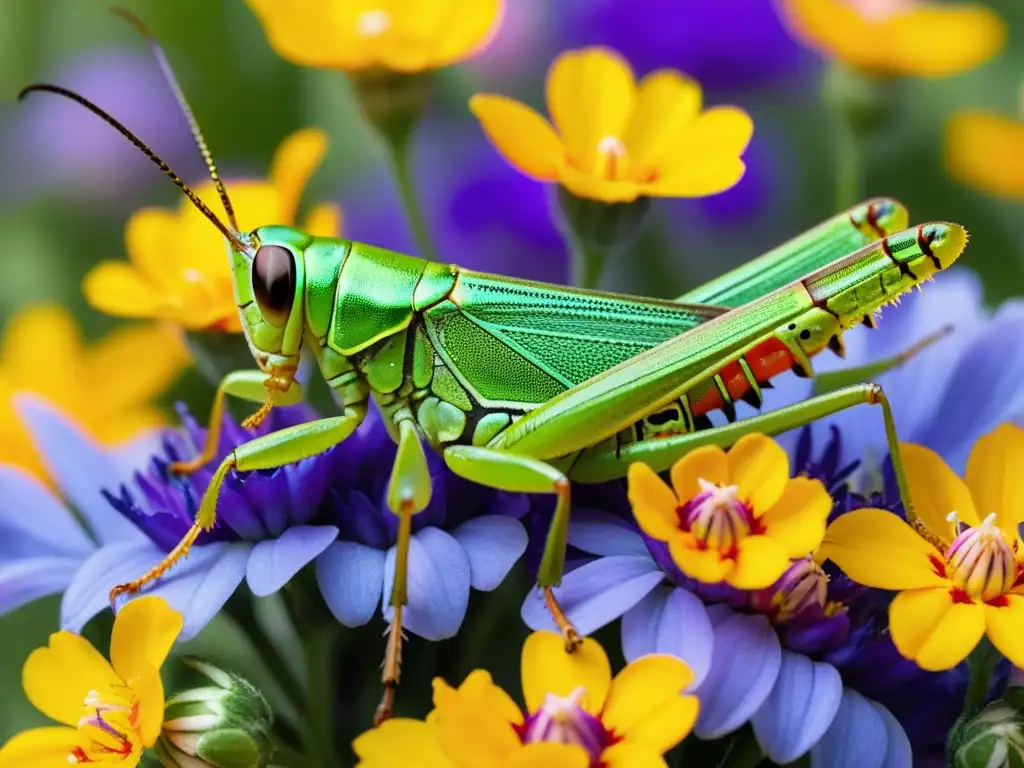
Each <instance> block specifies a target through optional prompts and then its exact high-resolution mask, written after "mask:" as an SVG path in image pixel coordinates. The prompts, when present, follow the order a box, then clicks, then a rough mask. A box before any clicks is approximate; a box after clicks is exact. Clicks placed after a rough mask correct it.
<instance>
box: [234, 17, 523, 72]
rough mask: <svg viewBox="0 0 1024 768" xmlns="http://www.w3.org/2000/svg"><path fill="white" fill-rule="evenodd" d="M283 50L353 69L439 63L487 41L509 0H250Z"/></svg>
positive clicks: (299, 60) (292, 56) (318, 63)
mask: <svg viewBox="0 0 1024 768" xmlns="http://www.w3.org/2000/svg"><path fill="white" fill-rule="evenodd" d="M246 2H247V3H248V4H249V7H250V8H251V9H252V10H253V12H254V13H255V14H256V16H257V17H258V18H259V20H260V23H261V24H262V25H263V31H264V32H265V33H266V35H267V38H268V39H269V41H270V45H271V46H272V47H273V48H274V50H275V51H276V52H277V54H278V56H280V57H281V58H283V59H286V60H287V61H290V62H292V63H293V64H299V65H301V66H305V67H321V68H324V69H343V70H347V71H356V70H365V69H369V68H371V67H382V68H384V69H389V70H393V71H395V72H420V71H422V70H426V69H438V68H440V67H446V66H448V65H449V64H454V63H456V62H459V61H463V60H464V59H468V58H471V57H472V56H474V55H475V54H477V53H479V52H480V51H481V50H483V49H484V48H486V47H487V44H488V43H489V42H490V41H491V39H492V38H493V37H494V35H495V33H496V32H497V31H498V28H499V27H500V26H501V20H502V18H503V17H504V15H505V2H504V0H431V2H420V3H416V4H415V7H413V4H410V3H408V2H407V0H346V1H345V2H343V3H339V2H337V0H246Z"/></svg>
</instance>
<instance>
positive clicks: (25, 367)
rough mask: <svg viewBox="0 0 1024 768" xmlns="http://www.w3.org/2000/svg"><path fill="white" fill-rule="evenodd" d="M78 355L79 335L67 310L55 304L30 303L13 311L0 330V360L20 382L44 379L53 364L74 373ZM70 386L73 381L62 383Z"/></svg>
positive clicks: (48, 376)
mask: <svg viewBox="0 0 1024 768" xmlns="http://www.w3.org/2000/svg"><path fill="white" fill-rule="evenodd" d="M81 355H82V334H81V331H80V330H79V328H78V324H77V323H76V322H75V319H74V317H73V316H72V315H71V313H70V312H69V311H68V310H67V309H66V308H65V307H62V306H60V305H59V304H51V303H45V304H34V305H30V306H28V307H26V308H24V309H22V310H20V311H18V312H16V313H15V314H14V316H13V317H11V319H10V320H9V321H8V322H7V325H6V326H5V327H4V329H3V339H2V341H0V360H2V361H3V365H4V367H5V368H9V369H10V370H12V371H16V372H17V376H18V379H19V385H20V386H19V388H23V387H24V382H32V383H33V385H36V383H37V382H46V381H47V380H48V379H49V378H50V377H51V376H52V375H53V373H54V370H55V366H56V365H59V366H61V368H63V371H64V373H65V375H69V376H72V377H74V376H76V375H77V370H76V364H77V362H78V360H79V358H80V357H81ZM64 386H66V387H70V386H73V382H70V381H69V382H64Z"/></svg>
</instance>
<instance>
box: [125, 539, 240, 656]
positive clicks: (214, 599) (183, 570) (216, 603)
mask: <svg viewBox="0 0 1024 768" xmlns="http://www.w3.org/2000/svg"><path fill="white" fill-rule="evenodd" d="M251 552H252V544H248V543H245V542H227V541H222V542H217V543H216V544H207V545H206V546H204V547H197V548H196V549H194V550H193V551H192V554H190V555H189V557H188V559H187V560H185V561H184V562H182V563H180V564H179V565H177V566H175V568H174V570H172V571H171V572H170V574H169V575H168V576H165V577H164V578H163V579H161V580H160V583H159V584H157V585H156V586H154V587H153V588H152V589H150V590H147V591H146V592H144V593H143V594H149V595H159V596H160V597H162V598H164V599H165V600H166V601H167V602H168V603H169V604H170V606H171V607H172V608H174V609H175V610H178V611H181V613H182V614H183V615H184V617H185V626H184V627H183V628H182V630H181V636H180V637H179V638H178V639H179V640H182V641H184V640H191V639H192V638H193V637H195V636H196V635H198V634H199V632H200V630H202V629H203V627H205V626H206V625H207V624H209V623H210V620H211V619H212V618H213V617H214V616H215V615H216V614H217V612H218V611H219V610H220V609H221V608H223V607H224V603H226V602H227V601H228V598H230V597H231V595H232V594H234V591H235V590H236V589H237V588H238V585H239V584H241V583H242V579H244V578H245V571H246V566H247V564H248V562H249V556H250V554H251Z"/></svg>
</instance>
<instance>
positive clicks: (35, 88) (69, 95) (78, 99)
mask: <svg viewBox="0 0 1024 768" xmlns="http://www.w3.org/2000/svg"><path fill="white" fill-rule="evenodd" d="M40 91H43V92H46V93H55V94H57V95H58V96H63V97H64V98H66V99H70V100H71V101H74V102H75V103H77V104H80V105H81V106H83V107H85V108H86V109H88V110H89V111H90V112H92V113H93V114H94V115H96V116H97V117H99V118H100V119H101V120H103V122H105V123H107V124H108V125H110V126H112V127H113V128H114V130H116V131H117V132H118V133H120V134H121V135H122V136H124V137H125V138H126V139H128V141H130V142H131V143H132V144H134V145H135V146H136V147H137V148H138V149H139V151H140V152H142V154H144V155H145V156H146V157H148V158H149V159H150V160H152V161H153V163H154V164H155V165H156V166H157V167H158V168H159V169H160V170H161V171H163V172H164V175H165V176H167V178H169V179H170V180H171V181H173V182H174V184H175V186H177V187H178V189H180V190H181V191H182V192H183V193H184V194H185V197H187V198H188V199H189V200H191V201H192V205H194V206H195V207H196V208H198V209H199V212H200V213H201V214H203V215H204V216H205V217H206V218H208V219H209V220H210V222H211V223H212V224H213V225H214V226H215V227H217V229H219V230H220V231H221V234H223V235H224V237H226V238H227V239H228V240H230V241H231V244H232V245H233V246H234V247H235V248H236V249H237V250H238V251H240V252H242V253H245V252H247V251H248V250H249V248H248V247H247V246H246V245H245V243H243V242H242V241H241V239H240V238H239V236H238V233H237V232H234V231H232V230H231V229H229V228H228V227H227V226H226V225H225V224H224V222H222V221H221V220H220V219H218V218H217V216H216V214H215V213H214V212H213V211H211V210H210V209H209V207H208V206H207V205H206V203H204V202H203V201H202V200H200V199H199V195H197V194H196V193H195V192H193V191H192V190H191V189H189V187H188V184H186V183H185V182H184V181H182V180H181V177H180V176H178V174H176V173H175V172H174V171H172V170H171V168H170V166H169V165H167V163H165V162H164V161H163V160H161V159H160V157H159V156H158V155H157V154H156V152H154V151H153V150H152V149H150V148H149V147H147V146H146V145H145V144H143V143H142V140H141V139H139V138H138V137H137V136H136V135H135V134H134V133H132V132H131V131H129V130H128V129H127V128H126V127H125V126H124V125H123V124H121V123H120V122H118V121H117V120H115V119H114V118H113V117H111V116H110V115H109V114H107V113H106V112H105V111H103V110H102V109H100V108H99V107H97V106H96V105H95V104H93V103H92V102H91V101H89V100H88V99H87V98H85V97H84V96H79V95H78V94H77V93H75V92H74V91H69V90H68V89H67V88H61V87H60V86H59V85H50V84H49V83H36V84H35V85H30V86H28V87H27V88H23V89H22V90H21V93H19V94H18V101H21V100H22V99H24V98H25V97H26V96H28V95H29V94H30V93H37V92H40Z"/></svg>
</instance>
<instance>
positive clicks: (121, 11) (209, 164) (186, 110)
mask: <svg viewBox="0 0 1024 768" xmlns="http://www.w3.org/2000/svg"><path fill="white" fill-rule="evenodd" d="M110 12H111V13H112V14H114V15H115V16H120V17H121V18H122V19H124V20H125V21H127V22H129V23H130V24H133V25H135V28H136V29H137V30H138V31H139V34H141V35H142V36H143V37H144V38H145V39H146V42H147V43H149V49H150V50H151V51H152V52H153V57H154V58H155V59H156V62H157V64H159V65H160V71H161V72H163V75H164V80H166V81H167V84H168V85H169V86H170V87H171V91H173V93H174V98H175V99H176V100H177V102H178V106H179V107H180V108H181V112H182V114H183V115H184V116H185V119H186V120H187V121H188V127H189V130H191V131H192V138H193V139H194V140H195V142H196V146H197V147H199V154H201V155H202V156H203V160H204V161H205V162H206V168H207V170H208V171H209V172H210V178H211V179H213V184H214V186H215V187H216V188H217V194H218V195H220V201H221V203H222V204H223V206H224V212H225V213H227V215H228V223H229V224H230V225H231V228H232V229H233V230H234V231H235V232H241V231H242V230H241V228H240V227H239V226H238V219H236V218H235V207H234V206H233V205H232V204H231V198H230V197H228V190H227V188H226V187H225V186H224V182H223V180H222V179H221V177H220V173H219V172H218V171H217V164H216V163H215V162H214V161H213V154H212V153H211V152H210V147H209V145H208V144H207V143H206V139H205V138H203V132H202V130H200V128H199V122H198V121H197V120H196V117H195V114H194V113H193V112H192V107H190V106H189V103H188V100H187V99H186V98H185V92H184V91H183V90H181V85H179V84H178V78H177V77H175V76H174V70H173V69H171V63H170V62H169V61H168V60H167V55H166V54H165V53H164V50H163V48H161V47H160V43H158V42H157V39H156V36H155V35H153V33H152V32H150V31H149V27H147V26H146V25H145V23H144V22H143V21H142V19H140V18H139V17H138V16H136V15H135V14H134V13H132V12H131V11H129V10H127V9H125V8H120V7H116V6H115V7H114V8H111V9H110Z"/></svg>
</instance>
